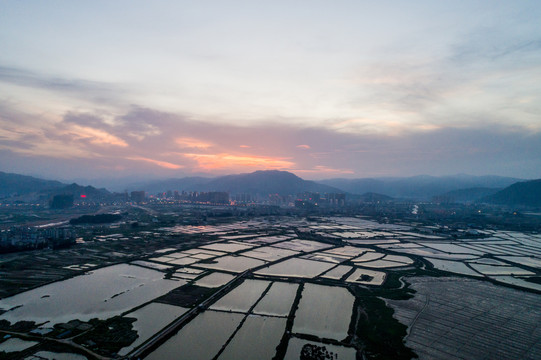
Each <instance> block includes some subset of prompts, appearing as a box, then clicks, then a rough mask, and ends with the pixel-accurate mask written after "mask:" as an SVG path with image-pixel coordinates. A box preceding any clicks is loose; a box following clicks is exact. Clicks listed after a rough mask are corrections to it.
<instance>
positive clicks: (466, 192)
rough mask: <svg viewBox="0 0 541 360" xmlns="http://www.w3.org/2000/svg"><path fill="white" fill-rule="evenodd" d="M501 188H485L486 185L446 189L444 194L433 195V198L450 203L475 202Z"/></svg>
mask: <svg viewBox="0 0 541 360" xmlns="http://www.w3.org/2000/svg"><path fill="white" fill-rule="evenodd" d="M500 190H502V189H501V188H486V187H475V188H468V189H459V190H453V191H448V192H446V193H444V194H441V195H438V196H435V197H434V198H435V200H439V201H444V202H450V203H471V202H475V201H477V200H479V199H481V198H483V197H485V196H490V195H493V194H495V193H497V192H498V191H500Z"/></svg>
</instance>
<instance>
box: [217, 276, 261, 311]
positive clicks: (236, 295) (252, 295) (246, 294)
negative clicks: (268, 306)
mask: <svg viewBox="0 0 541 360" xmlns="http://www.w3.org/2000/svg"><path fill="white" fill-rule="evenodd" d="M269 285H270V281H264V280H245V281H244V282H243V283H242V284H240V285H239V286H237V287H236V288H234V289H233V290H231V291H230V292H229V293H227V294H226V295H225V296H224V297H222V298H221V299H220V300H218V301H217V302H216V303H214V304H213V305H212V306H211V307H210V308H211V309H213V310H223V311H237V312H248V310H250V308H251V307H252V306H253V305H254V304H255V302H256V301H257V300H259V298H261V295H262V294H263V291H265V290H266V289H267V288H268V287H269Z"/></svg>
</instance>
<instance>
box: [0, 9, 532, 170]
mask: <svg viewBox="0 0 541 360" xmlns="http://www.w3.org/2000/svg"><path fill="white" fill-rule="evenodd" d="M479 14H482V16H479ZM539 18H541V3H539V2H535V1H532V2H520V3H516V2H509V1H500V0H495V1H488V0H475V1H471V2H465V3H456V2H432V1H424V0H419V1H414V2H413V4H412V3H410V2H403V1H386V2H366V1H340V2H339V4H331V3H328V2H324V1H315V2H310V4H307V3H306V2H303V1H288V2H281V1H278V2H264V3H261V2H242V3H239V2H236V1H233V2H232V3H229V2H227V3H226V2H220V1H210V2H203V3H201V2H187V1H182V0H181V1H174V2H173V1H162V2H158V3H152V4H148V3H146V2H142V1H140V0H134V1H129V2H128V1H126V0H119V1H115V2H108V1H101V0H98V1H92V2H90V1H82V2H70V3H68V4H66V3H60V2H57V1H56V0H53V2H52V5H51V3H50V2H47V3H45V2H19V1H11V2H4V3H3V4H2V5H0V44H2V49H3V50H4V51H1V52H0V153H1V155H0V168H1V170H5V171H11V172H18V173H24V174H33V173H36V174H37V173H40V174H42V175H43V176H49V177H57V176H61V177H63V178H66V179H67V178H87V177H96V178H101V177H106V176H110V174H111V173H110V170H107V169H119V170H118V171H116V172H115V175H118V176H138V177H142V178H145V177H160V176H167V177H176V176H194V175H205V176H208V175H224V174H227V173H230V172H238V171H251V170H260V169H283V170H288V171H292V172H294V173H297V174H302V175H303V176H307V177H310V178H313V179H317V178H323V177H325V176H344V177H350V178H354V177H357V178H358V177H371V176H399V175H400V176H414V175H418V174H429V175H448V174H457V173H467V174H472V175H482V174H494V175H501V176H518V177H523V178H537V177H541V157H539V153H541V121H539V114H540V113H541V98H540V96H541V95H540V94H541V47H540V46H539V37H540V36H541V27H539V24H538V23H539ZM96 19H99V26H98V27H97V25H96V24H97V23H96ZM143 24H145V25H143ZM98 29H99V30H98ZM474 148H475V149H477V151H475V152H474V153H472V152H471V151H470V150H471V149H474ZM66 161H67V162H69V165H68V164H67V163H66Z"/></svg>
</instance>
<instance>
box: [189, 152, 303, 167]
mask: <svg viewBox="0 0 541 360" xmlns="http://www.w3.org/2000/svg"><path fill="white" fill-rule="evenodd" d="M184 156H186V157H188V158H190V159H194V160H195V161H197V163H198V166H199V167H200V168H201V169H204V170H215V169H228V168H256V169H274V170H276V169H287V168H291V167H293V166H294V165H295V163H293V162H291V161H287V160H286V159H284V158H276V157H263V156H248V155H245V156H239V155H232V154H226V153H222V154H184Z"/></svg>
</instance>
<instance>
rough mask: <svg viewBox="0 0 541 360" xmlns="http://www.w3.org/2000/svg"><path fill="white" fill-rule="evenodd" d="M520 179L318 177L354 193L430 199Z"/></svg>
mask: <svg viewBox="0 0 541 360" xmlns="http://www.w3.org/2000/svg"><path fill="white" fill-rule="evenodd" d="M517 181H521V180H520V179H515V178H509V177H502V176H491V175H487V176H472V175H464V174H460V175H453V176H439V177H438V176H429V175H419V176H412V177H397V178H376V179H370V178H365V179H329V180H322V181H319V183H321V184H325V185H330V186H334V187H337V188H339V189H342V190H343V191H347V192H350V193H353V194H364V193H366V192H374V193H379V194H383V195H387V196H391V197H394V198H411V199H423V200H429V199H431V198H432V197H433V196H437V195H441V194H444V193H446V192H449V191H453V190H460V189H467V188H476V187H484V188H505V187H506V186H509V185H511V184H514V183H516V182H517Z"/></svg>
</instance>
